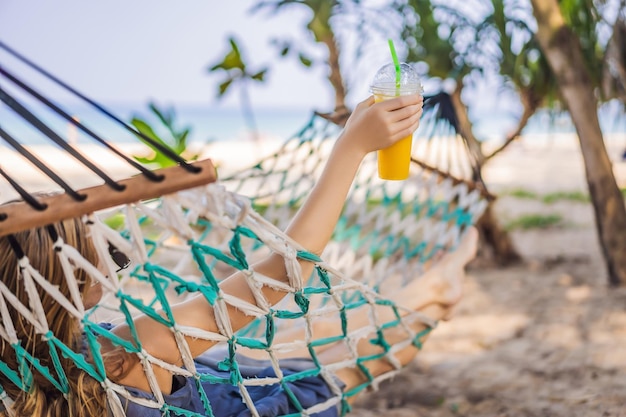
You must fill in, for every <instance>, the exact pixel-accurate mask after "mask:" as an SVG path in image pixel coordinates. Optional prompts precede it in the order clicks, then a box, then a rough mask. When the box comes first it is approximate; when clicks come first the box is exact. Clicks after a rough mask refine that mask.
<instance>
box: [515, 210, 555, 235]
mask: <svg viewBox="0 0 626 417" xmlns="http://www.w3.org/2000/svg"><path fill="white" fill-rule="evenodd" d="M562 221H563V217H562V216H561V215H560V214H554V213H553V214H548V215H543V214H524V215H522V216H520V217H518V218H516V219H514V220H512V221H511V222H509V224H507V226H506V229H507V230H509V231H510V230H516V229H522V230H530V229H547V228H549V227H552V226H557V225H559V224H561V223H562Z"/></svg>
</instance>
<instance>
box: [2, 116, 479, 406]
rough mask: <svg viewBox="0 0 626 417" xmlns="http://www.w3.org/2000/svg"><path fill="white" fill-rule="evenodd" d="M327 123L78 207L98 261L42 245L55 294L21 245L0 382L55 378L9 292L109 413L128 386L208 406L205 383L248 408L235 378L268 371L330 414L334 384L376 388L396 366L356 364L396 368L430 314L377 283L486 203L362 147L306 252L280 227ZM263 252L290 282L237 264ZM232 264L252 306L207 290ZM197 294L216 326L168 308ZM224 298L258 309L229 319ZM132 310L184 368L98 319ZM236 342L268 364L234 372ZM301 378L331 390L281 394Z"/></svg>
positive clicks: (337, 391) (155, 402)
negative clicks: (181, 319)
mask: <svg viewBox="0 0 626 417" xmlns="http://www.w3.org/2000/svg"><path fill="white" fill-rule="evenodd" d="M337 134H338V129H337V128H336V127H334V126H333V125H331V124H328V123H327V122H325V121H324V120H322V119H320V118H317V117H314V118H313V119H312V120H311V122H310V123H309V124H308V125H307V126H306V128H305V129H303V130H302V131H301V132H300V133H299V134H298V135H296V136H295V137H294V138H292V139H291V140H289V141H287V142H286V143H285V145H284V147H283V148H281V149H280V150H279V151H278V152H277V153H276V154H274V155H272V156H270V157H268V158H266V159H264V160H262V161H261V162H259V164H257V165H256V166H254V167H252V168H250V169H248V170H244V171H241V172H238V173H237V174H234V175H231V176H229V177H227V178H225V179H223V180H222V181H221V184H212V185H209V186H206V187H199V188H195V189H192V190H187V191H183V192H180V193H178V194H175V195H171V196H165V197H162V198H159V199H157V200H152V201H148V202H142V203H137V204H133V205H127V206H123V207H117V208H113V209H110V210H106V211H103V212H100V213H96V214H94V215H91V216H85V217H84V219H83V220H84V221H85V222H86V223H87V224H88V225H89V228H90V234H91V236H92V239H93V241H94V242H95V244H96V248H97V250H98V253H99V258H100V259H102V260H104V262H105V264H106V269H107V271H108V273H107V274H102V273H101V272H99V271H98V269H97V268H96V266H94V265H90V264H89V263H88V262H87V261H86V260H85V259H83V258H81V256H80V255H79V254H78V252H77V251H76V250H75V249H74V248H72V247H71V246H69V245H67V244H65V243H64V242H62V241H61V240H58V241H57V242H56V243H55V250H54V251H53V252H52V253H50V254H47V255H46V256H54V257H58V258H59V261H60V262H61V263H62V264H63V265H64V271H65V275H66V276H65V278H66V280H67V283H68V286H69V287H70V288H73V289H74V292H73V293H72V296H71V297H69V298H68V297H66V296H64V295H63V294H62V293H61V292H60V291H59V290H58V289H57V288H56V287H54V286H51V285H49V284H47V280H46V277H43V276H41V275H40V273H39V272H38V271H36V270H35V269H33V268H32V267H31V266H30V264H29V261H28V258H26V257H23V258H21V259H19V260H16V262H19V266H20V271H21V278H22V279H23V281H24V285H25V287H26V288H27V291H29V294H31V297H30V302H29V304H28V305H22V304H20V303H19V300H17V299H16V298H15V297H14V296H13V295H12V294H11V293H10V292H9V291H8V290H7V288H6V287H5V286H4V285H3V284H1V283H0V292H1V294H2V297H0V312H1V313H2V327H1V328H0V336H1V337H3V338H4V339H5V340H6V341H8V342H9V343H10V344H11V345H12V346H13V348H14V349H15V352H16V357H17V358H18V363H19V366H18V367H17V368H15V369H12V368H11V367H9V366H8V365H7V364H5V363H0V372H1V373H2V375H3V376H4V378H3V380H5V381H10V383H13V384H15V385H17V386H18V387H20V388H21V389H23V390H25V391H28V390H29V389H30V384H32V373H40V374H42V375H43V376H44V377H45V378H46V379H48V380H49V381H51V383H52V384H53V386H54V387H55V388H56V389H58V390H59V391H61V392H66V391H67V385H68V383H67V376H65V375H64V372H63V369H62V368H61V367H60V366H57V364H56V361H54V360H53V361H52V363H47V364H44V363H42V362H40V361H38V359H37V358H34V357H32V356H31V355H30V354H29V352H26V351H24V349H23V348H21V345H20V341H19V340H17V339H16V337H15V331H14V330H13V327H14V325H13V323H12V318H11V315H10V314H8V309H7V306H9V305H11V306H12V308H14V309H15V310H17V311H19V313H20V314H22V315H23V316H24V317H25V318H26V319H27V320H28V321H29V322H31V323H32V325H33V326H34V327H35V328H36V329H37V333H38V334H37V336H36V337H41V338H42V339H43V340H45V341H46V343H48V345H49V348H50V357H51V358H55V357H68V358H71V359H72V360H73V361H74V362H75V363H76V365H77V366H78V367H79V368H80V369H82V370H83V371H84V372H86V373H87V374H89V375H90V376H91V377H92V378H94V379H95V380H97V381H99V382H100V383H101V384H102V386H103V388H104V389H105V390H106V392H107V398H108V404H109V407H110V408H111V410H112V412H113V414H114V415H115V416H116V417H117V416H123V415H124V414H125V412H124V409H125V405H124V403H125V401H127V400H128V401H132V402H137V403H139V404H142V405H144V406H146V407H151V408H157V409H159V410H161V411H162V412H163V413H164V414H165V415H183V416H198V415H209V416H211V415H214V412H213V405H212V404H211V403H210V400H209V399H208V397H207V396H206V394H205V391H204V390H203V388H202V383H203V382H206V381H209V382H211V383H213V384H229V385H235V386H237V387H238V391H239V393H240V398H239V401H243V402H244V403H245V404H246V405H247V407H248V408H249V409H250V412H251V415H258V414H257V410H256V406H257V405H256V404H255V403H254V402H253V401H252V399H251V397H250V396H249V395H248V388H249V387H250V386H253V385H267V384H278V385H280V387H281V389H283V390H284V391H285V392H286V394H287V396H288V398H289V401H290V402H291V404H292V405H293V407H294V408H295V409H296V410H298V412H297V413H296V415H310V414H312V413H315V412H318V411H321V410H325V409H327V408H329V407H338V408H339V410H340V412H341V413H342V414H343V413H345V412H347V411H348V410H349V408H350V407H349V405H348V403H347V399H348V398H350V397H351V396H353V395H355V394H356V393H358V392H360V391H362V390H363V389H365V388H367V387H369V386H376V385H377V384H378V382H380V381H381V380H384V379H386V378H388V377H390V376H392V375H393V374H394V372H395V371H390V372H387V373H385V374H383V375H381V376H378V377H374V376H373V375H372V374H371V373H370V372H369V370H368V368H367V366H366V365H367V363H368V362H370V361H372V360H375V359H378V358H386V359H387V360H388V361H389V362H390V363H391V364H392V365H393V368H394V369H399V368H400V364H399V362H398V360H397V359H396V357H395V356H394V354H395V353H397V352H399V351H400V350H402V349H403V348H404V347H406V346H408V345H415V346H420V339H421V337H422V336H424V335H425V333H427V332H428V330H429V329H430V328H432V327H433V326H434V325H435V323H433V322H432V321H431V320H429V319H428V318H427V317H425V316H422V315H420V314H419V313H416V312H413V311H409V310H407V309H403V308H402V306H400V305H395V304H394V303H392V302H391V301H389V300H388V299H386V298H385V293H386V290H387V289H391V288H400V287H402V286H403V285H406V284H407V283H408V282H410V280H412V279H415V278H416V277H419V275H420V274H421V273H422V272H423V271H424V270H425V269H426V268H427V267H428V265H429V264H430V263H431V262H432V261H434V260H435V259H436V258H437V256H438V255H439V254H441V253H443V252H445V251H448V250H450V249H451V248H453V247H454V245H455V244H456V243H457V241H458V239H459V236H460V235H461V234H462V232H463V230H464V229H465V228H466V227H467V226H469V225H471V224H473V222H475V220H476V218H477V217H478V216H479V215H480V213H481V212H482V210H483V209H484V207H485V204H486V202H485V201H484V200H483V199H482V198H481V196H480V193H479V192H478V191H476V190H474V191H470V190H469V189H468V187H467V185H466V184H465V183H455V182H453V181H452V180H451V179H449V178H445V177H442V176H440V175H438V174H436V173H433V172H431V171H429V170H424V169H422V168H420V167H419V165H417V164H415V165H414V166H413V168H412V169H413V171H412V174H411V177H410V179H409V180H407V181H404V182H385V181H380V180H378V179H377V176H376V172H375V168H376V167H375V159H374V158H373V156H372V158H369V159H367V160H366V161H365V162H364V163H363V165H362V167H361V169H360V171H359V174H358V177H357V179H356V180H355V183H354V186H353V188H352V191H351V193H350V195H349V198H348V200H347V203H346V205H345V209H344V212H343V214H342V216H341V219H340V221H339V223H338V225H337V228H336V230H335V234H334V236H333V239H332V241H331V243H330V244H329V245H328V247H327V249H326V251H325V252H324V254H323V255H322V257H321V258H319V257H317V256H316V255H314V254H312V253H308V252H307V251H306V250H304V248H300V247H298V245H297V244H295V243H294V242H292V241H291V240H290V239H289V238H288V237H287V236H285V235H284V234H283V233H282V232H281V231H280V230H281V229H283V228H284V226H285V225H286V223H287V222H288V221H289V219H290V218H291V217H292V215H293V214H294V212H295V210H296V209H297V207H299V206H300V205H301V204H302V202H303V199H304V198H305V196H306V194H307V192H308V191H309V190H310V189H311V187H312V185H313V183H314V182H315V179H316V177H317V175H318V174H319V172H320V170H321V167H322V164H323V163H324V160H325V158H326V156H327V154H328V151H329V149H330V147H331V146H332V142H333V140H334V139H335V138H336V137H337ZM227 190H228V191H227ZM244 196H245V197H244ZM109 243H112V244H113V245H115V246H116V247H117V248H119V250H121V251H122V252H124V253H126V254H127V255H129V256H130V258H131V260H132V266H131V268H130V269H128V270H126V271H123V272H122V273H120V274H118V273H116V267H115V265H114V264H113V263H112V260H111V258H110V256H108V254H107V245H108V244H109ZM269 253H275V254H279V255H280V256H281V257H282V258H283V260H284V263H285V266H286V269H287V271H288V272H289V284H288V285H281V284H278V283H277V282H276V281H274V280H272V279H270V278H268V277H265V276H263V275H260V274H258V273H256V272H255V271H254V269H253V268H251V265H252V264H253V263H254V262H255V261H257V260H259V259H261V258H262V257H264V256H265V255H267V254H269ZM298 259H305V260H309V261H312V262H314V263H315V269H314V271H313V273H312V274H310V275H308V276H303V274H302V270H301V268H300V264H299V262H298ZM72 265H73V266H74V267H81V268H83V269H85V270H87V271H88V272H89V274H90V275H91V276H92V278H93V279H94V280H95V281H97V282H100V283H102V285H103V287H104V290H105V291H104V296H103V298H102V300H101V301H100V302H99V303H98V305H97V306H96V307H95V308H93V309H91V310H85V309H84V306H83V304H82V301H81V299H80V296H79V295H77V292H76V291H77V286H76V282H75V277H74V273H73V271H74V269H73V268H74V267H73V266H72ZM237 270H238V271H242V272H243V273H244V275H245V276H246V280H247V282H248V285H249V287H250V288H251V290H252V291H253V292H254V294H255V301H256V305H254V304H252V303H249V302H245V301H243V300H240V299H237V298H235V297H232V296H229V295H227V294H224V293H223V292H222V291H221V290H220V287H219V285H218V283H219V282H220V281H221V280H222V279H224V278H225V277H227V276H229V275H230V274H232V273H233V272H234V271H237ZM266 285H269V286H274V287H278V288H280V289H282V290H284V291H286V292H287V293H288V295H287V296H286V297H285V298H284V299H283V300H282V301H281V302H280V303H279V304H278V305H276V306H271V305H270V304H269V303H268V302H267V301H266V300H265V299H264V297H263V296H262V294H261V292H260V289H261V288H262V287H263V286H266ZM40 290H44V291H45V292H47V293H48V294H49V295H50V296H52V297H53V298H54V299H55V301H56V302H58V303H59V304H61V305H62V306H63V307H64V308H65V309H67V310H68V311H69V312H70V313H71V314H72V315H73V316H74V317H75V318H76V319H78V320H80V322H81V326H82V327H83V330H84V334H85V336H84V341H83V343H82V344H81V345H80V346H66V345H64V344H63V343H61V342H60V341H59V340H58V339H56V337H55V335H54V334H53V333H52V332H51V331H50V326H49V323H47V322H46V319H45V314H44V312H43V310H42V304H41V302H40V301H39V297H38V295H37V293H38V291H40ZM195 294H202V296H204V297H205V298H206V299H207V300H208V301H209V302H210V303H211V305H212V306H213V307H214V309H215V312H216V314H215V317H216V321H217V324H218V327H219V332H216V333H211V332H207V331H203V330H201V329H198V328H189V327H184V326H180V325H178V324H177V323H176V322H175V320H174V318H173V316H172V312H171V306H172V305H173V304H174V303H176V302H178V301H181V300H184V299H186V298H187V297H190V296H192V295H195ZM227 305H231V306H235V307H237V308H238V309H240V310H242V311H245V312H246V314H248V315H251V316H253V317H255V318H256V319H255V320H254V321H253V322H252V323H251V324H250V325H248V326H247V327H245V328H244V329H242V330H240V331H238V332H234V331H233V330H232V326H231V324H230V320H229V316H228V313H227V311H226V306H227ZM159 311H162V313H159ZM139 313H141V314H145V315H148V316H150V317H152V318H153V319H154V320H156V321H158V322H160V323H161V324H163V325H166V326H168V327H169V328H170V329H171V331H172V332H173V333H174V335H175V338H176V341H177V344H178V348H179V349H180V352H181V356H182V358H183V366H176V365H173V364H168V363H164V362H163V361H161V360H159V359H157V358H155V357H154V356H151V355H150V354H149V353H148V352H146V351H145V350H144V349H143V347H142V345H141V343H140V340H139V338H138V337H137V335H136V334H134V333H133V337H132V340H130V341H128V340H124V339H122V338H120V337H118V336H116V335H115V334H114V333H112V332H111V331H110V328H109V327H108V326H103V325H102V324H101V323H103V322H107V323H113V324H114V325H119V324H122V323H125V324H127V325H129V326H130V328H131V329H133V316H135V315H136V314H139ZM353 314H359V315H362V316H367V317H368V320H367V321H368V324H366V325H363V326H359V327H357V328H354V326H351V325H350V317H351V315H353ZM414 322H421V323H424V324H425V325H426V330H425V331H423V332H417V333H416V332H415V331H414V330H412V328H411V326H410V324H411V323H414ZM317 323H325V324H328V323H333V324H334V326H335V327H336V330H335V331H334V333H333V334H332V335H330V336H327V335H326V336H325V337H323V338H319V337H317V332H316V327H315V326H316V324H317ZM389 328H396V329H398V330H399V331H400V332H401V334H402V337H401V338H400V339H399V340H396V341H395V343H393V344H392V343H389V342H388V341H387V340H386V339H385V330H386V329H389ZM290 329H291V330H293V329H299V330H300V332H299V333H298V334H300V335H301V337H300V338H299V339H292V340H285V339H284V338H282V339H281V338H280V337H277V335H278V334H280V332H281V331H286V330H290ZM185 336H190V337H196V338H203V339H207V340H212V341H215V342H217V343H218V345H217V347H215V348H212V349H211V350H210V351H209V354H208V355H205V356H204V357H200V358H198V359H196V361H194V360H193V357H192V354H191V352H190V351H189V347H188V345H187V343H186V341H185ZM104 339H108V340H109V341H110V342H111V343H112V344H113V345H114V346H121V347H122V348H123V349H124V350H126V351H127V352H131V353H133V354H135V355H137V356H138V357H139V358H140V360H141V361H142V363H143V364H144V369H145V372H146V377H147V379H148V381H150V386H151V390H152V392H151V395H150V396H149V397H148V398H147V397H145V396H137V395H135V393H134V392H133V391H132V390H129V389H127V388H126V387H124V386H122V385H119V384H116V383H114V382H112V381H111V380H110V379H109V378H108V377H107V375H106V372H105V368H104V361H103V358H102V354H101V342H102V341H103V340H104ZM362 340H367V341H368V343H370V344H372V345H376V346H378V348H379V349H378V353H376V354H374V355H368V356H367V357H360V356H359V355H358V352H357V349H356V344H357V343H358V342H359V341H362ZM336 344H343V345H345V346H346V348H347V351H348V352H350V355H349V357H347V358H342V359H341V360H339V359H338V360H337V362H334V363H328V362H326V363H322V362H321V361H320V360H319V358H318V354H317V352H318V351H320V350H322V349H324V348H325V347H327V346H330V345H336ZM294 352H298V355H302V352H304V353H305V354H306V355H307V356H308V358H309V359H310V361H311V366H310V367H308V368H307V369H304V370H299V371H293V372H289V373H288V374H285V373H284V369H285V368H284V366H283V364H282V362H281V361H282V360H281V359H280V358H279V357H286V356H290V354H291V353H294ZM294 354H295V353H294ZM240 355H243V356H240ZM245 356H251V357H255V358H259V359H262V360H264V361H266V362H265V363H266V364H267V365H268V366H270V367H271V368H272V369H273V370H274V375H272V376H266V377H251V376H249V375H243V374H242V373H241V372H240V365H239V363H240V362H241V361H242V360H245V359H243V358H244V357H245ZM203 360H204V361H208V362H213V363H214V364H216V365H215V366H216V367H217V369H219V371H220V372H221V373H220V374H219V375H220V376H216V374H215V373H204V372H202V371H201V370H198V369H197V366H198V363H202V361H203ZM155 365H158V366H161V367H164V368H166V369H168V370H170V371H171V372H172V373H173V374H177V375H181V376H184V377H191V380H192V381H194V383H195V384H196V388H197V389H198V392H199V393H200V397H201V399H202V402H203V406H204V413H202V414H198V413H194V412H190V411H187V410H184V409H182V408H178V407H176V406H172V405H171V404H168V403H167V402H166V401H165V397H164V395H163V393H162V392H161V391H160V389H159V386H158V384H157V383H156V381H155V379H154V374H153V372H152V367H153V366H155ZM346 367H357V368H359V369H360V370H361V371H362V373H363V374H364V375H366V377H367V378H366V379H367V382H366V383H364V384H363V385H361V386H358V387H355V388H353V389H351V390H349V391H344V390H342V386H341V384H340V383H339V381H338V379H337V378H335V377H334V373H335V372H336V371H337V370H338V369H342V368H346ZM311 376H321V377H322V378H323V380H324V381H325V382H326V384H327V385H328V387H329V389H330V390H331V392H332V393H333V396H332V397H331V398H330V399H328V400H327V401H325V402H323V403H320V404H314V405H310V406H308V407H305V406H303V405H302V404H300V402H299V400H298V398H297V396H296V395H295V394H294V393H293V391H292V389H291V385H290V383H291V382H293V381H297V380H300V379H303V378H306V377H311ZM2 398H3V401H4V402H5V406H6V408H7V410H9V411H10V409H11V407H10V404H11V399H10V398H8V397H7V396H6V394H5V393H4V391H3V395H2Z"/></svg>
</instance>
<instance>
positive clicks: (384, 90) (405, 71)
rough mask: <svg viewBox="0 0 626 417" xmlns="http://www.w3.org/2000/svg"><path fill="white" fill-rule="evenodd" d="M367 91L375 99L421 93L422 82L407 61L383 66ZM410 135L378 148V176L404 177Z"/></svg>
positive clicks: (411, 139) (408, 155)
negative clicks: (386, 146)
mask: <svg viewBox="0 0 626 417" xmlns="http://www.w3.org/2000/svg"><path fill="white" fill-rule="evenodd" d="M370 91H371V92H372V94H374V99H375V101H376V102H377V103H378V102H380V101H384V100H389V99H392V98H394V97H397V96H402V95H406V94H416V93H421V92H422V91H423V90H422V85H421V83H420V79H419V75H418V74H417V72H416V71H415V70H414V69H413V68H412V67H411V66H410V65H409V64H406V63H400V64H399V65H398V66H397V67H396V65H394V64H387V65H384V66H382V67H381V68H380V69H379V70H378V72H377V73H376V75H375V76H374V79H373V81H372V84H371V86H370ZM412 142H413V135H412V134H411V135H409V136H407V137H405V138H403V139H400V140H399V141H398V142H396V143H394V144H393V145H391V146H389V147H388V148H385V149H381V150H379V151H378V176H379V177H380V178H382V179H384V180H405V179H407V178H408V177H409V167H410V166H411V145H412Z"/></svg>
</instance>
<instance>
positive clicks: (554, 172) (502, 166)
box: [0, 134, 626, 202]
mask: <svg viewBox="0 0 626 417" xmlns="http://www.w3.org/2000/svg"><path fill="white" fill-rule="evenodd" d="M605 142H606V143H607V148H608V150H609V154H610V156H611V159H612V161H613V162H614V171H615V175H616V178H617V181H618V185H620V186H624V185H626V163H624V162H622V161H621V152H622V151H623V148H624V146H626V137H625V135H613V136H609V137H607V138H606V139H605ZM280 145H281V141H280V140H278V139H266V140H263V141H262V142H261V143H259V144H255V143H252V142H245V141H231V142H226V141H224V142H215V143H211V144H210V145H208V146H207V147H206V148H205V149H203V150H202V158H211V159H212V160H213V161H214V163H215V164H216V165H217V166H218V171H219V173H220V175H221V176H225V175H228V174H229V173H232V172H234V171H237V170H240V169H242V168H245V167H249V166H251V165H253V164H254V163H255V162H257V161H258V160H259V159H260V158H261V157H263V156H268V155H271V154H272V153H273V152H276V151H277V150H278V149H279V147H280ZM496 145H497V144H494V145H493V146H496ZM118 147H119V149H120V150H121V151H123V152H124V153H125V154H127V155H133V154H141V153H142V149H145V148H143V146H142V145H129V144H124V145H118ZM29 149H30V150H31V152H33V153H35V154H36V155H37V156H39V157H40V158H41V159H42V160H43V161H44V162H45V163H46V164H47V165H48V166H50V167H51V168H53V169H54V170H55V171H56V172H57V173H58V174H59V175H60V176H61V177H62V178H64V179H65V180H67V182H68V183H69V184H70V185H72V186H73V187H75V188H82V187H87V186H93V185H98V184H101V183H102V180H100V179H99V178H98V177H96V176H95V175H94V174H93V173H91V172H89V171H87V170H85V168H84V167H82V166H81V165H80V164H78V163H77V162H76V161H75V160H74V159H73V158H72V157H71V156H69V155H68V154H67V153H66V152H65V151H62V150H60V149H58V148H55V147H53V146H45V145H38V146H31V147H30V148H29ZM80 150H81V152H82V153H83V154H84V155H85V156H87V157H88V158H89V159H90V160H92V161H93V162H94V163H96V164H97V165H98V166H100V167H101V168H103V169H104V170H105V171H106V172H107V173H108V174H109V175H110V176H111V177H113V178H114V179H122V178H125V177H128V176H130V175H133V174H135V173H136V171H135V170H134V169H132V168H130V167H129V166H128V164H126V163H125V162H124V161H123V160H121V159H120V158H118V157H117V156H115V155H114V154H113V153H111V152H110V151H108V150H106V149H105V148H103V147H101V146H99V145H80ZM0 167H1V168H2V169H3V170H4V171H6V172H7V173H9V175H12V176H13V177H14V178H15V179H16V180H17V181H19V182H20V184H21V185H22V186H24V187H25V188H26V189H27V190H29V191H49V190H52V189H57V188H58V187H57V186H56V185H55V184H54V183H53V182H51V181H50V180H49V179H47V178H46V177H45V176H44V175H43V174H41V173H40V172H38V171H37V169H36V168H34V167H33V166H32V165H31V164H29V163H28V162H27V161H26V160H25V159H24V158H22V157H21V156H20V155H19V154H17V153H16V152H14V151H13V150H11V149H9V148H7V147H0ZM484 177H485V181H486V183H487V185H488V186H489V187H490V189H492V190H493V191H496V192H498V191H502V190H507V189H515V188H525V189H529V190H534V191H536V192H550V191H555V190H562V191H575V190H578V191H585V190H586V189H587V186H586V181H585V173H584V164H583V160H582V156H581V153H580V150H579V145H578V142H577V138H576V136H575V135H572V134H567V135H557V134H554V135H545V136H540V135H534V136H533V137H532V138H522V139H521V140H520V141H518V142H517V143H514V144H512V145H511V146H509V148H507V149H506V150H505V151H504V152H502V153H501V154H499V155H498V156H496V157H495V158H494V159H493V160H491V161H490V162H489V163H488V165H486V166H485V169H484ZM15 196H16V194H15V192H14V191H13V190H12V188H11V187H10V185H9V184H8V183H7V182H6V181H5V180H4V179H2V178H0V202H3V201H7V200H9V199H11V198H15Z"/></svg>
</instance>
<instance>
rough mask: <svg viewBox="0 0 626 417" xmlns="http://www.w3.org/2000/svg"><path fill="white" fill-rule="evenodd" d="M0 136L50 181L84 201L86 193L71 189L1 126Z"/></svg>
mask: <svg viewBox="0 0 626 417" xmlns="http://www.w3.org/2000/svg"><path fill="white" fill-rule="evenodd" d="M0 137H1V138H2V139H4V140H5V141H6V142H7V143H8V144H9V145H11V147H13V149H15V150H16V151H17V152H19V153H20V154H21V155H22V156H23V157H24V158H26V159H28V160H29V161H30V162H31V163H32V164H33V165H35V166H36V167H37V168H39V170H40V171H42V172H43V173H45V174H46V175H47V176H48V178H50V179H51V180H52V181H54V182H56V183H57V184H58V185H59V186H60V187H61V188H63V189H64V190H65V192H66V193H68V194H69V195H70V196H71V197H72V198H73V199H74V200H76V201H84V200H85V199H86V198H87V196H86V195H84V194H79V193H78V192H76V191H74V190H73V189H72V187H70V186H69V185H68V184H67V183H66V182H65V181H63V179H62V178H61V177H59V176H58V175H57V174H56V173H55V172H54V171H52V170H51V169H50V168H48V167H47V166H46V165H45V164H44V163H43V162H41V161H40V160H39V159H38V158H37V157H36V156H35V155H33V154H32V153H30V152H29V151H28V150H27V149H26V148H24V147H23V146H22V145H21V144H20V143H19V142H18V141H17V140H15V139H14V138H13V137H11V135H9V134H8V133H7V132H5V131H4V129H2V127H1V126H0ZM5 178H6V177H5ZM12 185H13V184H12ZM13 188H15V186H13ZM15 190H16V191H18V192H19V190H18V189H17V188H15ZM27 194H28V193H27ZM22 198H24V200H26V198H25V197H24V196H22ZM33 207H34V206H33ZM44 209H45V207H44V208H43V209H37V210H44Z"/></svg>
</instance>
